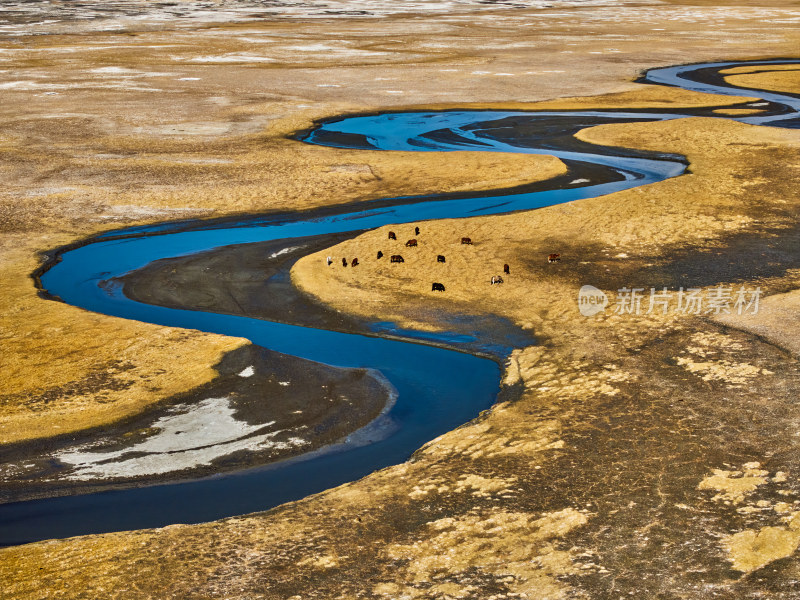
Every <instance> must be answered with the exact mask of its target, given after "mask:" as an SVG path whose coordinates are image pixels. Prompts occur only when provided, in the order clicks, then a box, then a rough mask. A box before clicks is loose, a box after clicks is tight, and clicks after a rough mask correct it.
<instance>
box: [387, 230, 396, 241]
mask: <svg viewBox="0 0 800 600" xmlns="http://www.w3.org/2000/svg"><path fill="white" fill-rule="evenodd" d="M389 239H390V240H396V239H397V236H396V235H395V234H394V231H390V232H389Z"/></svg>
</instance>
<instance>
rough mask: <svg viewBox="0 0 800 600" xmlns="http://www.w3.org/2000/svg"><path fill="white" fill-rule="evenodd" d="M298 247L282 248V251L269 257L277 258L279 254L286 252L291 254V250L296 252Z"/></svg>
mask: <svg viewBox="0 0 800 600" xmlns="http://www.w3.org/2000/svg"><path fill="white" fill-rule="evenodd" d="M299 247H300V246H289V247H288V248H284V249H283V250H278V251H277V252H273V253H272V254H270V255H269V257H270V258H277V257H278V256H280V255H281V254H286V253H287V252H291V251H292V250H297V249H298V248H299Z"/></svg>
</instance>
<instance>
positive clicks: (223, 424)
mask: <svg viewBox="0 0 800 600" xmlns="http://www.w3.org/2000/svg"><path fill="white" fill-rule="evenodd" d="M215 369H216V371H217V372H218V373H219V375H218V376H217V377H216V378H215V379H214V380H213V381H212V382H210V383H208V384H206V385H204V386H201V387H199V388H196V389H194V390H192V392H191V393H188V394H184V395H183V396H180V397H176V398H166V399H165V400H164V402H162V403H161V404H159V405H156V406H154V407H152V408H151V409H150V410H148V411H146V412H144V413H142V414H139V415H137V416H136V417H134V418H129V419H126V420H124V421H120V422H116V423H114V424H112V425H108V426H105V427H102V428H96V429H92V430H88V431H84V432H82V433H81V434H79V435H76V434H72V435H67V436H61V437H59V438H50V439H47V440H39V441H36V442H28V443H19V444H15V445H10V446H7V447H6V451H5V452H4V455H3V459H4V460H3V465H2V467H0V501H3V502H18V501H21V500H29V499H33V498H38V497H45V496H56V495H68V494H78V493H80V494H83V493H90V492H98V491H103V490H106V489H112V488H113V489H120V488H125V487H131V486H139V485H152V484H155V483H164V482H169V481H180V480H185V479H190V478H191V479H196V478H199V477H203V476H207V475H212V474H218V473H225V472H228V471H240V470H242V469H246V468H249V467H254V466H258V465H265V464H270V463H273V462H275V461H279V460H283V459H286V458H290V457H292V456H297V455H299V454H304V453H308V452H313V451H315V450H319V449H320V448H323V447H326V446H328V445H330V444H333V443H337V442H341V441H343V440H344V439H346V438H347V436H348V435H350V434H352V433H353V432H355V431H356V430H358V429H360V428H362V427H364V426H366V425H368V424H369V423H370V422H372V421H373V420H374V419H376V418H377V417H378V416H379V415H380V414H381V413H383V412H385V411H386V410H387V409H388V408H389V406H390V405H391V403H392V402H393V401H394V391H393V390H392V389H391V387H387V385H386V383H385V381H384V380H383V378H381V377H376V376H375V375H374V374H370V373H369V372H367V371H365V370H363V369H362V370H354V369H351V370H346V369H335V368H333V367H327V366H325V365H321V364H318V363H313V362H310V361H304V360H300V359H297V358H295V357H290V356H285V355H282V354H279V353H277V352H270V351H268V350H265V349H263V348H259V347H257V346H252V345H248V346H245V347H242V348H240V349H238V350H235V351H233V352H231V353H228V354H227V355H226V356H225V358H224V359H223V360H222V362H221V364H219V365H215Z"/></svg>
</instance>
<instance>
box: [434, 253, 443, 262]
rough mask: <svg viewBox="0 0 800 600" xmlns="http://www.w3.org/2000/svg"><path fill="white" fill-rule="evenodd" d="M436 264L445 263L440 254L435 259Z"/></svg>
mask: <svg viewBox="0 0 800 600" xmlns="http://www.w3.org/2000/svg"><path fill="white" fill-rule="evenodd" d="M436 262H445V260H444V256H442V255H441V254H439V255H438V256H437V257H436Z"/></svg>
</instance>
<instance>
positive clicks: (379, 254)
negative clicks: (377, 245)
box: [378, 250, 383, 260]
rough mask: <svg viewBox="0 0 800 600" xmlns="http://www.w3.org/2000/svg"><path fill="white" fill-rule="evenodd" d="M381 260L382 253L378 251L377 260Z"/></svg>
mask: <svg viewBox="0 0 800 600" xmlns="http://www.w3.org/2000/svg"><path fill="white" fill-rule="evenodd" d="M382 258H383V252H381V251H380V250H378V260H380V259H382Z"/></svg>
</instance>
